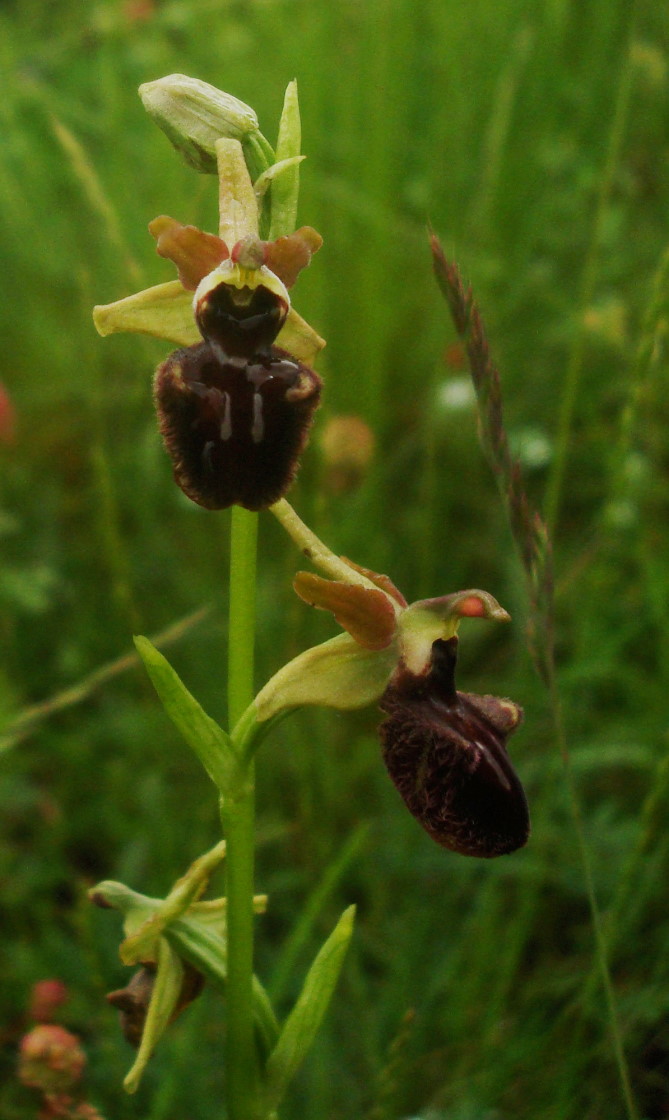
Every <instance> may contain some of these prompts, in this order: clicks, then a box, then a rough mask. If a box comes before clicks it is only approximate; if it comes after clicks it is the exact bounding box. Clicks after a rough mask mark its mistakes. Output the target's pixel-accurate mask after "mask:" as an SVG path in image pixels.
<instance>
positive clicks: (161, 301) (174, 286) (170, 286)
mask: <svg viewBox="0 0 669 1120" xmlns="http://www.w3.org/2000/svg"><path fill="white" fill-rule="evenodd" d="M93 322H94V324H95V329H96V331H97V332H98V334H101V335H102V336H103V337H104V336H105V335H108V334H118V333H119V332H121V331H129V332H130V333H131V334H149V335H151V336H152V337H153V338H165V339H167V341H168V342H175V343H176V344H177V346H193V345H194V344H195V343H196V342H201V341H202V335H201V334H200V332H199V330H198V328H197V325H196V323H195V319H194V318H193V293H192V292H187V291H186V289H185V288H184V286H183V284H182V283H181V282H180V281H179V280H168V281H167V283H166V284H154V286H153V287H152V288H145V289H144V291H142V292H136V293H135V294H134V295H131V296H125V297H124V298H123V299H117V300H116V301H115V302H114V303H99V304H98V305H97V306H96V307H94V308H93Z"/></svg>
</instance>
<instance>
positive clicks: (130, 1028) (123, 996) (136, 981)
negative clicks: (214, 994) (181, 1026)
mask: <svg viewBox="0 0 669 1120" xmlns="http://www.w3.org/2000/svg"><path fill="white" fill-rule="evenodd" d="M182 963H183V970H184V972H183V980H182V983H181V990H180V993H179V998H178V1000H177V1001H176V1003H175V1005H174V1009H173V1011H172V1014H171V1016H170V1019H169V1020H168V1021H169V1022H170V1023H171V1022H173V1021H174V1019H176V1017H177V1015H180V1014H181V1012H182V1011H183V1010H184V1009H185V1008H186V1007H188V1004H189V1003H192V1002H193V1000H194V999H196V997H197V996H199V994H200V992H201V991H202V989H203V987H204V976H203V975H202V973H201V972H198V970H197V969H196V968H193V966H192V965H189V964H188V963H187V962H182ZM155 979H156V966H155V964H153V963H152V962H148V963H147V964H143V965H142V966H141V968H139V969H138V970H137V972H134V973H133V975H132V976H131V977H130V980H129V981H128V984H127V986H126V987H125V988H119V989H118V990H117V991H115V992H109V994H108V996H107V1003H110V1004H111V1005H112V1007H115V1008H116V1009H117V1011H118V1013H119V1019H120V1023H121V1030H122V1032H123V1037H124V1038H125V1039H126V1040H127V1041H128V1042H129V1043H130V1045H131V1046H132V1047H134V1049H135V1050H137V1049H138V1048H139V1045H140V1043H141V1041H142V1035H143V1033H144V1027H145V1025H146V1016H147V1014H148V1010H149V1005H150V1003H151V997H152V996H153V990H154V986H155Z"/></svg>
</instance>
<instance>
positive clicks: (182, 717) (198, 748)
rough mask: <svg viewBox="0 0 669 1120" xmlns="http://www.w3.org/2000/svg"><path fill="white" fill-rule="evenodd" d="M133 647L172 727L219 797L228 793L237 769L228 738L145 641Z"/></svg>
mask: <svg viewBox="0 0 669 1120" xmlns="http://www.w3.org/2000/svg"><path fill="white" fill-rule="evenodd" d="M135 646H136V648H137V652H138V654H139V656H140V657H141V659H142V661H143V662H144V666H145V668H146V671H147V673H148V674H149V676H150V678H151V681H152V683H153V686H154V688H155V690H156V692H157V693H158V696H159V697H160V700H161V703H162V705H163V707H164V709H165V711H166V712H167V715H168V716H169V717H170V719H171V720H172V723H173V724H174V725H175V727H177V728H178V730H179V731H180V732H181V734H182V735H183V737H184V739H185V740H186V742H187V743H188V746H189V747H191V749H192V750H193V751H194V752H195V754H196V755H197V756H198V758H199V760H200V762H201V763H202V765H203V766H204V768H205V770H206V771H207V773H208V775H209V777H210V778H211V780H212V781H213V782H214V783H215V785H216V786H217V787H218V789H219V790H220V791H221V793H223V794H226V793H229V791H230V789H231V787H232V785H233V780H234V774H235V772H236V769H237V766H236V762H237V760H236V758H235V754H234V749H233V746H232V743H231V740H230V737H229V736H228V735H227V734H226V732H225V731H224V730H223V728H222V727H219V725H218V724H217V723H216V722H215V721H214V720H213V719H212V718H211V716H208V715H207V713H206V712H205V711H204V709H203V708H201V707H200V705H199V704H198V702H197V700H196V699H195V697H194V696H192V695H191V693H190V692H189V691H188V689H187V688H186V686H185V684H184V683H183V681H182V680H181V678H180V677H179V676H178V675H177V673H176V672H175V671H174V669H173V668H172V666H171V665H170V663H169V661H168V660H167V658H165V657H163V655H162V653H160V652H159V651H158V650H157V649H156V647H155V646H153V645H152V644H151V642H150V641H149V639H148V638H143V637H137V638H135Z"/></svg>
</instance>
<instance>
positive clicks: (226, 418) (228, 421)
mask: <svg viewBox="0 0 669 1120" xmlns="http://www.w3.org/2000/svg"><path fill="white" fill-rule="evenodd" d="M221 396H222V397H223V402H224V404H223V419H222V420H221V428H220V434H221V439H222V440H226V439H230V436H231V435H232V416H231V414H230V394H229V393H226V392H223V393H222V394H221Z"/></svg>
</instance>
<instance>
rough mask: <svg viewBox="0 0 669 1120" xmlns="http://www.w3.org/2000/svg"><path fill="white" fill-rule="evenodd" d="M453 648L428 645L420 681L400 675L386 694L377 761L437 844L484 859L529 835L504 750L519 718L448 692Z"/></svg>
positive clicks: (507, 705) (489, 700)
mask: <svg viewBox="0 0 669 1120" xmlns="http://www.w3.org/2000/svg"><path fill="white" fill-rule="evenodd" d="M457 641H458V640H457V638H450V639H449V640H448V641H444V640H439V641H436V642H434V644H433V646H432V660H431V665H430V668H429V671H428V672H427V673H426V674H424V675H421V676H414V675H413V674H411V673H409V672H408V671H407V670H406V668H401V669H400V670H399V673H398V674H397V675H396V677H395V679H394V680H393V681H392V682H391V684H390V685H389V686H388V688H387V689H386V691H385V693H384V695H383V698H382V700H381V708H382V709H383V711H384V712H386V713H387V718H386V719H385V720H384V721H383V723H382V724H381V727H380V734H381V742H382V745H383V757H384V761H385V763H386V766H387V767H388V772H389V773H390V776H391V778H392V779H393V781H394V783H395V785H396V786H397V789H398V790H399V792H400V794H401V795H402V797H403V798H404V801H405V802H406V805H407V806H408V808H409V810H410V812H411V813H412V814H413V816H414V817H416V819H417V820H418V821H419V822H420V824H421V825H422V826H423V828H424V829H425V830H426V832H428V833H429V834H430V836H431V837H432V838H433V839H434V840H436V841H437V843H438V844H441V845H442V846H443V847H445V848H450V849H451V850H452V851H454V852H459V853H460V854H461V855H468V856H480V857H483V858H490V857H492V856H500V855H504V854H506V853H508V852H513V851H515V850H516V849H517V848H521V847H522V846H523V845H524V844H525V843H526V842H527V839H528V836H529V832H530V820H529V813H528V808H527V801H526V800H525V793H524V791H523V787H522V785H521V784H520V780H519V779H518V776H517V774H516V772H515V770H514V769H513V766H512V765H511V761H510V759H509V756H508V754H507V750H506V738H507V736H508V735H509V734H510V732H511V731H513V730H514V728H515V727H517V725H518V723H519V722H520V720H521V719H522V711H521V709H520V708H518V707H517V705H515V704H513V703H512V702H511V701H509V700H499V699H498V698H497V697H495V696H476V695H475V694H473V693H466V692H457V691H456V689H455V665H456V659H457Z"/></svg>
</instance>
